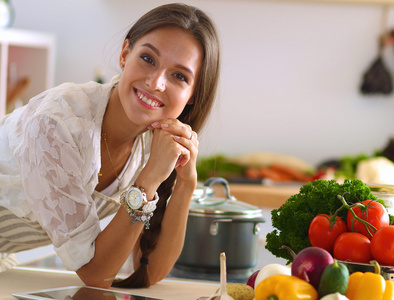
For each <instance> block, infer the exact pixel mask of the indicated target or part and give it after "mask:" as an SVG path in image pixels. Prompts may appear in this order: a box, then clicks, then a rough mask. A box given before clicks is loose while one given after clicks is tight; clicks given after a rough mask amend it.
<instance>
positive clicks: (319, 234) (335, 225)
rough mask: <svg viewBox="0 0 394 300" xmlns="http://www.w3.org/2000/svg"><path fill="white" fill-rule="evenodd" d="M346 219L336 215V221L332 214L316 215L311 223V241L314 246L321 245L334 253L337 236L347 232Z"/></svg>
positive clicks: (309, 235) (309, 232)
mask: <svg viewBox="0 0 394 300" xmlns="http://www.w3.org/2000/svg"><path fill="white" fill-rule="evenodd" d="M346 231H347V227H346V223H345V221H343V220H342V219H341V218H340V217H338V216H336V218H335V222H334V221H333V220H331V216H329V215H326V214H320V215H317V216H315V217H314V218H313V219H312V221H311V223H310V224H309V230H308V237H309V242H310V243H311V245H312V246H314V247H320V248H323V249H325V250H327V251H328V252H330V253H332V250H333V248H334V243H335V240H336V239H337V237H338V236H339V235H340V234H342V233H344V232H346Z"/></svg>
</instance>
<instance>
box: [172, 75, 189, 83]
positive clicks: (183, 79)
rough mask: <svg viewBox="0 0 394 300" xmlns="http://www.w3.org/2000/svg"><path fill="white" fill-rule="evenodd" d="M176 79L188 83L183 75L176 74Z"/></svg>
mask: <svg viewBox="0 0 394 300" xmlns="http://www.w3.org/2000/svg"><path fill="white" fill-rule="evenodd" d="M174 77H175V78H176V79H178V80H180V81H184V82H187V78H186V76H185V75H183V74H181V73H175V74H174Z"/></svg>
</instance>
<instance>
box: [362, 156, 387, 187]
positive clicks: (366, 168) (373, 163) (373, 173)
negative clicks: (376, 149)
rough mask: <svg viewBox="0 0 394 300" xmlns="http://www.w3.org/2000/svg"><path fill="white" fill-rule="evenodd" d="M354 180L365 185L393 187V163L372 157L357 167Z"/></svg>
mask: <svg viewBox="0 0 394 300" xmlns="http://www.w3.org/2000/svg"><path fill="white" fill-rule="evenodd" d="M356 178H357V179H360V180H361V181H363V182H365V183H367V184H388V185H394V163H393V162H392V161H391V160H389V159H388V158H386V157H383V156H380V157H373V158H370V159H367V160H363V161H361V162H360V163H359V164H358V165H357V170H356Z"/></svg>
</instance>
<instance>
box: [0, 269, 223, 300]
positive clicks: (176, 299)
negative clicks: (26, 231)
mask: <svg viewBox="0 0 394 300" xmlns="http://www.w3.org/2000/svg"><path fill="white" fill-rule="evenodd" d="M73 285H76V286H80V285H83V283H82V281H81V280H80V279H79V278H78V276H77V275H76V274H75V273H74V272H61V271H49V270H47V271H42V270H40V269H30V270H29V269H23V268H16V269H12V270H9V271H6V272H2V273H0V299H2V300H15V299H16V298H14V297H13V296H12V294H13V293H16V292H27V291H35V290H39V289H48V288H56V287H63V286H73ZM218 287H219V283H218V282H206V281H198V280H182V279H169V278H168V279H164V280H162V281H161V282H159V283H157V284H155V285H153V286H151V287H149V288H142V289H116V288H114V290H119V291H122V292H130V293H134V294H137V295H142V296H151V297H157V298H160V299H166V300H189V299H190V300H196V299H197V298H199V297H202V296H209V295H211V294H212V293H214V292H215V291H216V289H217V288H218Z"/></svg>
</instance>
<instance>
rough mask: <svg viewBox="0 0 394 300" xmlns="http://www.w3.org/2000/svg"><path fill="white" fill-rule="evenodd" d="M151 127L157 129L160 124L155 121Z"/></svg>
mask: <svg viewBox="0 0 394 300" xmlns="http://www.w3.org/2000/svg"><path fill="white" fill-rule="evenodd" d="M151 126H153V127H157V126H160V123H159V122H157V121H156V122H153V123H152V125H151Z"/></svg>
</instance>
